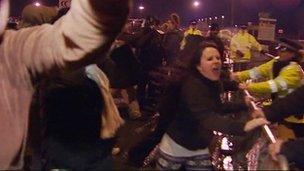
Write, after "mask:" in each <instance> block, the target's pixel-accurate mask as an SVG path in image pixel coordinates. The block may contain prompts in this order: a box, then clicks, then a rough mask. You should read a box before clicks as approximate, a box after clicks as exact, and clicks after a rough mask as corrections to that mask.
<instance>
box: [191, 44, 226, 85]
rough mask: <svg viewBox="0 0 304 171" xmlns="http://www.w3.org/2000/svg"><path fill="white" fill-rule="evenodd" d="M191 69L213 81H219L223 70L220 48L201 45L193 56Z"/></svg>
mask: <svg viewBox="0 0 304 171" xmlns="http://www.w3.org/2000/svg"><path fill="white" fill-rule="evenodd" d="M191 68H192V69H196V70H198V71H199V73H200V74H202V75H203V76H204V77H206V78H207V79H209V80H211V81H218V80H219V79H220V73H221V69H222V62H221V56H220V53H219V51H218V47H217V46H216V45H215V44H213V43H206V42H205V43H202V44H200V45H199V47H198V48H197V49H196V51H195V52H194V54H193V58H192V65H191Z"/></svg>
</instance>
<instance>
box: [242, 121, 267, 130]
mask: <svg viewBox="0 0 304 171" xmlns="http://www.w3.org/2000/svg"><path fill="white" fill-rule="evenodd" d="M268 124H270V123H269V122H268V121H267V120H266V119H265V118H257V119H252V120H250V121H248V122H247V123H246V125H245V127H244V131H245V132H249V131H251V130H253V129H255V128H257V127H260V126H262V125H268Z"/></svg>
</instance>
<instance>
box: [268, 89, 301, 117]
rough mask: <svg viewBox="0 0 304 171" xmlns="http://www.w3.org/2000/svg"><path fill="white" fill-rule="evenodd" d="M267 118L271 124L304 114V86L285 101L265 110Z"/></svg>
mask: <svg viewBox="0 0 304 171" xmlns="http://www.w3.org/2000/svg"><path fill="white" fill-rule="evenodd" d="M263 111H264V113H265V115H266V118H267V119H268V120H269V121H271V122H279V121H282V120H283V119H284V118H286V117H288V116H290V115H302V114H303V113H304V86H302V87H300V88H299V89H297V90H296V91H295V92H293V93H291V94H289V95H288V96H286V97H285V98H283V99H279V100H277V101H274V102H273V103H272V105H271V106H269V107H266V108H264V109H263Z"/></svg>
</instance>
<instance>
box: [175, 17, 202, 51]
mask: <svg viewBox="0 0 304 171" xmlns="http://www.w3.org/2000/svg"><path fill="white" fill-rule="evenodd" d="M188 35H199V36H203V34H202V32H201V31H200V30H199V29H198V28H197V22H196V21H191V22H190V25H189V27H188V29H187V30H186V31H185V32H184V39H183V40H182V42H181V46H180V49H184V48H185V45H186V43H187V42H186V37H187V36H188Z"/></svg>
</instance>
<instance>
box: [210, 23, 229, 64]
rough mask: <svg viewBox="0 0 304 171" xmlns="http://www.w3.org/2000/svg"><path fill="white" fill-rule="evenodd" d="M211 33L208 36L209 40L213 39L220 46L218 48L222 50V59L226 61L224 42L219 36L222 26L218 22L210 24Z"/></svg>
mask: <svg viewBox="0 0 304 171" xmlns="http://www.w3.org/2000/svg"><path fill="white" fill-rule="evenodd" d="M210 26H211V27H210V35H209V37H207V41H211V42H212V41H213V42H214V43H215V44H216V46H217V47H218V50H219V52H220V55H221V57H222V58H221V59H222V62H224V61H225V57H224V51H225V46H224V43H223V42H222V40H221V38H220V37H219V36H218V34H219V32H220V27H219V25H218V24H217V23H212V24H211V25H210Z"/></svg>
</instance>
